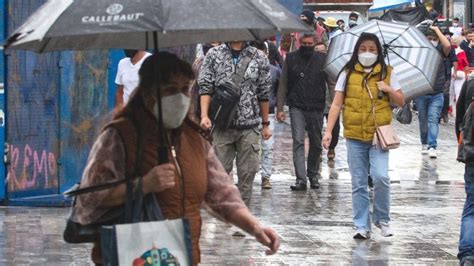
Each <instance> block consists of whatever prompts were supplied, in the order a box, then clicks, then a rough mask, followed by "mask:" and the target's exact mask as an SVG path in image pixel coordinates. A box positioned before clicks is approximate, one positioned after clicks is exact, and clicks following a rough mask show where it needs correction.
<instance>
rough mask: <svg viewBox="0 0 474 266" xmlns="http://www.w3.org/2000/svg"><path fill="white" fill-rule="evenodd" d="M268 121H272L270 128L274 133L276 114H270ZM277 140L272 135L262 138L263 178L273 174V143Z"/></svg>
mask: <svg viewBox="0 0 474 266" xmlns="http://www.w3.org/2000/svg"><path fill="white" fill-rule="evenodd" d="M268 121H270V130H271V131H272V134H274V132H273V131H274V130H275V115H274V114H270V115H269V116H268ZM274 142H275V138H274V137H273V136H272V137H271V138H269V139H267V140H264V139H262V160H261V165H262V178H263V177H268V178H270V176H271V175H272V174H273V143H274Z"/></svg>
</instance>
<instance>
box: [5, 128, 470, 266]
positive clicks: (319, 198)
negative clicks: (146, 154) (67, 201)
mask: <svg viewBox="0 0 474 266" xmlns="http://www.w3.org/2000/svg"><path fill="white" fill-rule="evenodd" d="M396 128H397V131H398V133H399V135H400V137H401V139H402V142H403V143H402V146H401V147H400V148H399V149H397V150H395V151H393V152H392V153H391V155H390V156H391V162H390V176H391V179H392V204H391V206H392V209H391V214H392V219H393V222H392V226H393V229H394V231H395V236H394V237H391V238H383V237H381V236H380V234H379V232H378V229H377V228H373V230H374V231H373V238H372V239H371V240H368V241H356V240H353V239H352V223H351V185H350V176H349V173H348V169H347V163H346V151H345V142H344V140H343V139H341V141H340V144H339V145H338V147H337V148H336V154H337V158H336V163H335V165H334V167H332V168H331V167H328V164H327V161H326V159H325V155H324V156H323V157H324V160H323V163H322V165H323V169H322V176H323V180H321V184H322V187H321V189H319V190H308V191H306V192H293V191H291V190H290V188H289V186H290V185H291V184H293V182H294V177H293V176H292V175H293V163H292V155H291V135H290V128H289V125H288V124H278V125H276V130H275V136H276V142H275V156H274V157H275V159H274V167H275V171H276V174H275V175H274V176H273V177H272V184H273V189H271V190H261V189H260V178H259V176H258V177H257V178H256V179H255V180H256V181H255V189H254V197H253V201H252V212H253V213H254V214H255V215H256V216H257V217H259V219H261V220H262V221H263V222H264V223H265V224H266V225H268V226H271V227H273V228H274V229H275V230H276V231H277V232H278V234H279V235H280V237H281V241H282V244H281V247H280V251H279V252H278V254H276V255H273V256H265V254H264V251H265V249H264V248H263V247H262V246H260V244H258V243H257V242H256V241H255V240H254V239H253V238H252V237H250V236H247V237H245V238H236V237H232V236H231V235H232V233H233V232H234V231H235V228H230V227H228V226H226V225H225V224H223V223H221V222H219V221H217V220H216V219H214V218H211V217H210V216H209V215H208V214H207V213H206V212H205V211H203V216H204V219H203V230H202V237H201V249H202V264H203V265H318V264H322V265H349V264H353V265H369V264H370V265H389V264H390V265H400V264H403V265H413V264H416V265H458V262H457V259H456V255H457V242H458V238H459V226H460V215H461V211H462V206H463V203H464V197H465V194H464V187H463V175H462V174H463V165H462V164H459V163H457V162H456V161H455V156H456V142H455V138H454V126H453V124H452V123H451V124H448V125H445V124H442V125H441V128H440V130H441V132H440V139H441V140H440V144H439V145H440V147H439V149H440V150H439V157H438V159H436V160H434V159H428V158H422V156H421V154H420V149H421V147H420V144H419V143H418V142H419V141H418V124H417V122H416V119H415V121H414V122H413V123H412V124H411V125H398V124H397V125H396ZM329 166H332V165H331V164H330V165H329ZM330 177H331V178H330ZM68 213H69V209H64V208H62V209H61V208H49V209H47V208H19V207H0V265H90V264H91V262H90V260H89V250H90V245H69V244H66V243H64V242H63V240H62V231H63V229H64V226H65V218H66V217H67V216H68Z"/></svg>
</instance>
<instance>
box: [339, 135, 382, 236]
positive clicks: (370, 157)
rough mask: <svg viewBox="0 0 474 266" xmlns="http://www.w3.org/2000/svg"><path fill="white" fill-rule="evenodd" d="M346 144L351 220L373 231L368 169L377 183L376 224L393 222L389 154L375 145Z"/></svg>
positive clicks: (356, 225) (374, 214)
mask: <svg viewBox="0 0 474 266" xmlns="http://www.w3.org/2000/svg"><path fill="white" fill-rule="evenodd" d="M346 145H347V161H348V163H349V172H350V173H351V177H352V219H353V221H354V226H355V227H356V229H358V230H366V231H370V206H369V205H370V202H369V192H368V188H367V187H368V176H369V170H370V176H371V177H372V179H373V182H374V200H373V202H374V208H373V222H374V224H379V223H381V222H387V223H388V222H389V221H390V177H389V176H388V158H389V152H388V151H383V150H381V149H378V148H377V147H375V146H374V145H372V142H363V141H358V140H352V139H347V140H346Z"/></svg>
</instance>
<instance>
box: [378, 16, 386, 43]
mask: <svg viewBox="0 0 474 266" xmlns="http://www.w3.org/2000/svg"><path fill="white" fill-rule="evenodd" d="M376 24H377V28H378V29H379V32H380V36H382V41H383V44H384V45H385V44H387V43H386V42H385V37H383V33H382V29H381V28H380V25H379V22H378V21H376Z"/></svg>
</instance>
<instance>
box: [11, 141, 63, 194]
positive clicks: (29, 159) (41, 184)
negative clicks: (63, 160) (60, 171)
mask: <svg viewBox="0 0 474 266" xmlns="http://www.w3.org/2000/svg"><path fill="white" fill-rule="evenodd" d="M7 154H8V155H7V158H8V163H9V165H8V177H7V181H8V187H9V191H19V190H31V189H37V188H38V189H47V188H52V187H57V186H58V184H57V160H56V155H55V154H54V153H53V152H51V151H47V150H36V149H33V148H32V147H31V146H30V145H28V144H26V145H24V146H16V145H8V146H7Z"/></svg>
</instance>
